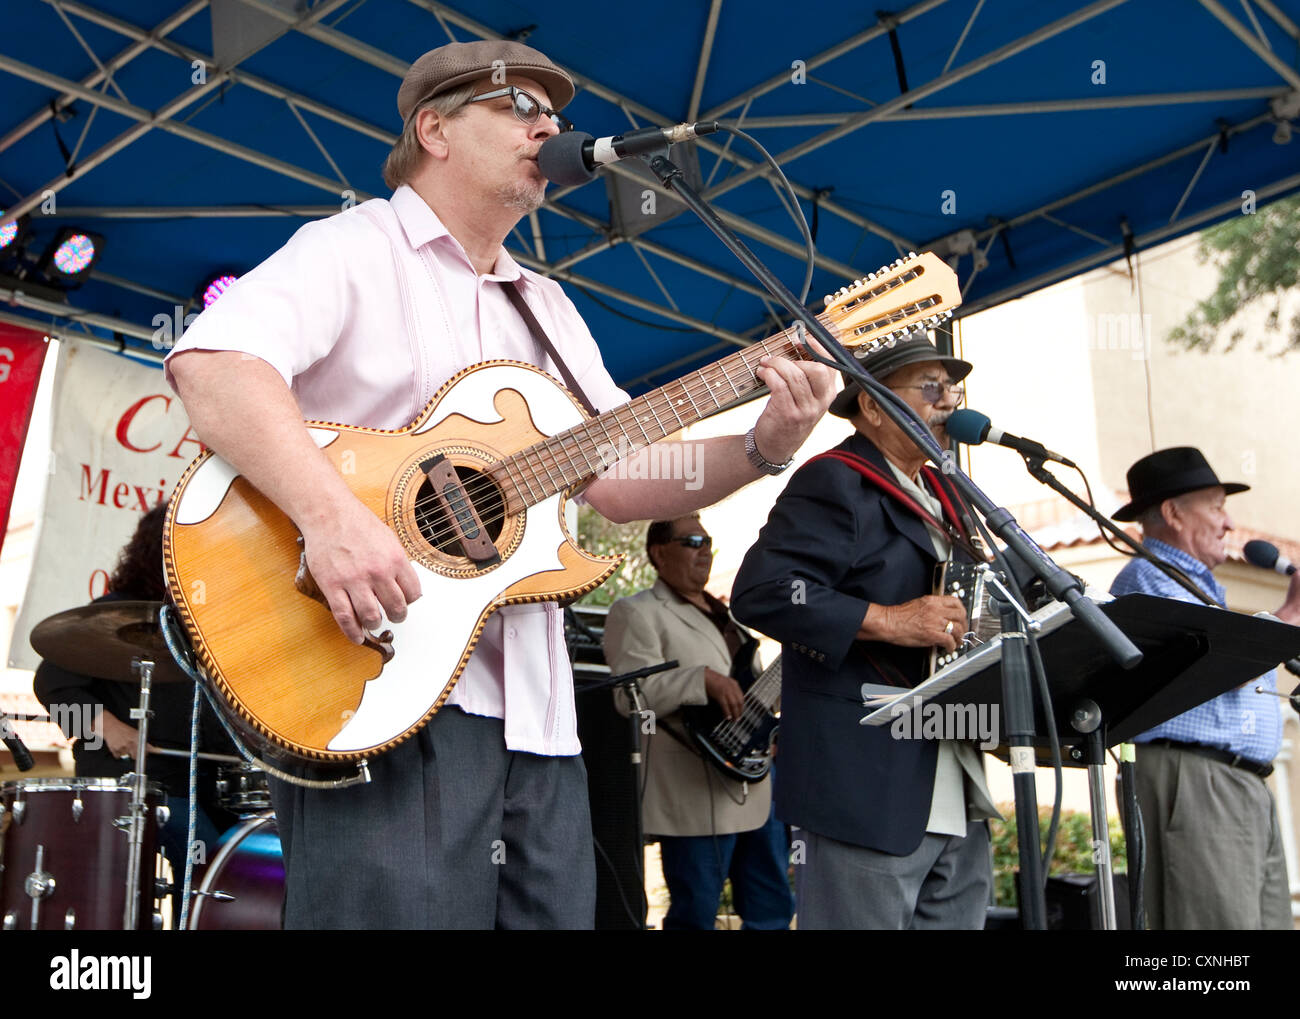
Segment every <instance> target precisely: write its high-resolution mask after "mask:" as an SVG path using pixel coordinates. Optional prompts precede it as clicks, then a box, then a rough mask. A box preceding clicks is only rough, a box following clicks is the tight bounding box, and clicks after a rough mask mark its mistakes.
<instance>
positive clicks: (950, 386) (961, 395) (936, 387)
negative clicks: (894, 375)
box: [889, 382, 966, 403]
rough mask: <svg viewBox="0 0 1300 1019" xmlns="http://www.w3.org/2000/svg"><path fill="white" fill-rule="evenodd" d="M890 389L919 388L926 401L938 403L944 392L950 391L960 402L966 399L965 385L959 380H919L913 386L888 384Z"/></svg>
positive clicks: (922, 397)
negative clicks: (919, 381)
mask: <svg viewBox="0 0 1300 1019" xmlns="http://www.w3.org/2000/svg"><path fill="white" fill-rule="evenodd" d="M889 388H890V389H919V390H920V391H921V399H922V400H924V401H925V402H926V403H938V402H939V401H940V400H942V399H943V397H944V394H945V393H952V394H953V395H954V396H956V397H957V402H958V403H961V402H962V401H963V400H965V399H966V387H965V386H963V385H962V384H961V383H960V382H921V383H918V384H917V385H914V386H890V387H889Z"/></svg>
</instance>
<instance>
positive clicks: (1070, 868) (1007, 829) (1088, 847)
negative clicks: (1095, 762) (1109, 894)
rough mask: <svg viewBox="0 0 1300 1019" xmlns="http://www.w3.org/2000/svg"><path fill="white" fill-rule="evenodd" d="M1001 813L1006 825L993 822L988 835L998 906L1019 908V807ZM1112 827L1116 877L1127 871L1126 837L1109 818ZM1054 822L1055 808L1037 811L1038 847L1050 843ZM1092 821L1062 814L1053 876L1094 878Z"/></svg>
mask: <svg viewBox="0 0 1300 1019" xmlns="http://www.w3.org/2000/svg"><path fill="white" fill-rule="evenodd" d="M998 810H1000V811H1001V812H1002V816H1003V817H1004V818H1006V820H1004V821H990V822H989V834H990V835H991V836H992V839H993V891H994V898H995V899H996V901H997V904H998V905H999V906H1014V905H1016V901H1017V898H1018V897H1017V895H1016V877H1015V874H1016V870H1018V869H1019V867H1020V853H1019V842H1018V836H1017V835H1016V807H1015V804H1013V803H999V804H998ZM1107 820H1108V821H1109V825H1110V865H1111V867H1112V869H1113V870H1114V871H1115V872H1116V873H1120V872H1122V871H1125V870H1127V869H1128V857H1127V853H1126V849H1125V845H1124V834H1123V831H1122V829H1121V827H1120V823H1119V819H1118V818H1116V817H1110V818H1107ZM1051 821H1052V808H1051V807H1039V808H1038V825H1039V833H1038V837H1039V845H1042V844H1044V843H1045V842H1046V841H1047V829H1048V826H1049V825H1050V824H1051ZM1092 857H1093V847H1092V820H1091V818H1089V817H1088V815H1087V814H1085V813H1082V812H1080V811H1075V810H1063V811H1061V824H1060V827H1059V828H1057V830H1056V852H1055V854H1053V856H1052V866H1051V871H1050V873H1052V874H1091V873H1093V872H1094V871H1095V870H1096V869H1097V866H1096V864H1094V863H1093V862H1092Z"/></svg>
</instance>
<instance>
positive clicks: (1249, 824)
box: [1137, 743, 1292, 930]
mask: <svg viewBox="0 0 1300 1019" xmlns="http://www.w3.org/2000/svg"><path fill="white" fill-rule="evenodd" d="M1137 794H1138V804H1139V805H1140V806H1141V808H1142V825H1143V828H1144V830H1145V832H1146V840H1147V853H1146V863H1147V866H1146V888H1145V894H1144V895H1143V901H1144V904H1145V905H1146V910H1147V927H1148V929H1150V930H1291V929H1292V922H1291V892H1290V888H1289V887H1288V884H1287V876H1286V860H1285V858H1284V856H1283V853H1282V834H1281V831H1280V830H1279V828H1278V823H1277V812H1276V811H1275V810H1274V809H1273V794H1272V793H1271V792H1269V788H1268V786H1267V785H1265V784H1264V780H1263V779H1262V778H1260V777H1259V776H1258V775H1252V774H1251V773H1250V772H1248V771H1245V770H1243V769H1241V768H1234V767H1232V766H1231V765H1229V764H1223V763H1221V762H1219V761H1214V760H1211V759H1210V758H1208V757H1203V756H1201V755H1200V754H1196V753H1189V752H1187V751H1186V750H1178V749H1176V748H1174V747H1163V746H1152V745H1150V744H1147V743H1139V744H1138V745H1137Z"/></svg>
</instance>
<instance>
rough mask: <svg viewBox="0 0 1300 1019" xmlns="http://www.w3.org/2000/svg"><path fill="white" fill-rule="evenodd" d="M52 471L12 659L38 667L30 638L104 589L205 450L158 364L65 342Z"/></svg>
mask: <svg viewBox="0 0 1300 1019" xmlns="http://www.w3.org/2000/svg"><path fill="white" fill-rule="evenodd" d="M51 431H52V438H51V447H52V448H51V451H50V476H49V481H48V483H47V485H46V489H45V502H44V511H43V513H42V515H41V518H40V522H39V525H38V528H39V531H38V535H37V539H36V552H35V554H34V555H33V557H32V573H31V579H30V580H29V581H28V583H27V593H26V596H25V597H24V598H23V604H22V608H21V610H20V611H19V613H18V621H17V623H16V625H15V626H14V636H13V642H12V643H11V644H10V651H9V665H10V666H11V667H13V668H19V669H34V668H36V666H37V664H38V663H39V661H40V659H39V658H38V657H37V655H36V652H34V651H33V650H32V647H31V644H30V643H29V641H28V636H29V635H30V633H31V631H32V627H33V626H35V625H36V624H37V623H39V622H40V621H41V620H42V619H45V618H46V617H47V616H52V615H54V614H55V613H57V612H62V611H63V610H65V609H70V608H75V607H76V606H78V605H84V604H86V602H88V601H90V600H91V599H92V598H97V597H99V596H100V595H101V594H103V593H104V591H105V589H106V587H107V584H108V578H109V576H111V575H112V572H113V568H114V567H115V566H116V565H117V557H118V554H119V553H120V552H121V550H122V546H123V545H125V544H126V542H127V540H128V539H129V538H130V537H131V534H132V532H134V530H135V525H136V522H137V521H138V520H139V519H140V514H141V513H143V512H144V511H145V510H147V509H149V508H150V507H152V506H154V505H156V504H158V503H159V502H161V501H163V500H164V499H166V498H167V497H168V495H170V494H171V489H172V486H173V485H175V484H176V481H177V479H178V478H179V477H180V476H181V473H182V472H183V471H184V470H185V468H186V467H187V466H188V465H189V463H190V461H191V460H193V459H194V458H195V457H196V456H198V455H199V453H200V452H201V451H202V446H201V445H200V443H199V440H198V438H197V437H196V436H195V434H194V432H193V430H192V429H191V428H190V422H189V418H188V417H187V416H186V414H185V408H184V407H183V406H182V405H181V401H180V399H179V398H178V397H177V396H176V394H175V393H173V392H172V391H171V389H170V388H169V387H168V385H167V383H166V382H165V381H164V380H163V376H162V372H161V371H160V370H158V369H157V368H153V367H149V366H147V365H143V364H140V363H139V362H137V361H132V360H130V359H129V358H125V357H120V356H118V355H117V354H112V353H109V352H108V351H105V350H102V349H99V348H97V347H93V346H90V345H87V344H79V343H75V342H71V341H69V342H65V343H61V344H60V345H59V365H58V372H57V374H56V375H55V382H54V407H53V422H52V429H51Z"/></svg>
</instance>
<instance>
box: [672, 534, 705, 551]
mask: <svg viewBox="0 0 1300 1019" xmlns="http://www.w3.org/2000/svg"><path fill="white" fill-rule="evenodd" d="M670 540H671V541H673V542H674V543H676V544H678V545H681V546H682V548H713V538H712V536H710V535H708V534H687V535H683V536H682V537H680V538H672V539H670Z"/></svg>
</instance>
